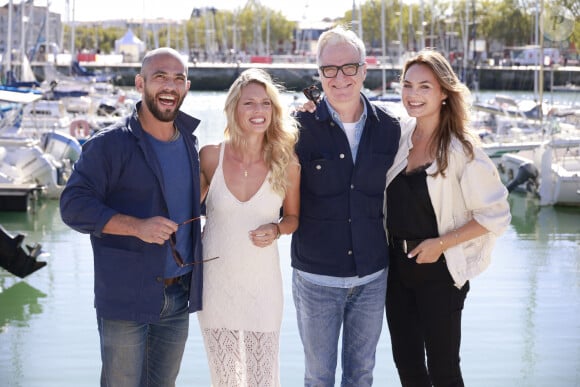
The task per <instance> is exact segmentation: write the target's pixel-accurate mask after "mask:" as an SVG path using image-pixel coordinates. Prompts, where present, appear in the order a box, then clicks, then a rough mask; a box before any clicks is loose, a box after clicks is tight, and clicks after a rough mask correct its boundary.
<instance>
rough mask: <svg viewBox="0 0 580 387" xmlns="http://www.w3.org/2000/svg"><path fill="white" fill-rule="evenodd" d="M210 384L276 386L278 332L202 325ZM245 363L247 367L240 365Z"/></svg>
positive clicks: (217, 385)
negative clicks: (210, 376)
mask: <svg viewBox="0 0 580 387" xmlns="http://www.w3.org/2000/svg"><path fill="white" fill-rule="evenodd" d="M202 332H203V338H204V340H205V343H206V350H207V356H208V359H209V362H210V364H211V367H210V369H211V372H212V383H213V384H212V386H213V387H278V386H280V381H279V380H278V379H277V378H278V375H279V372H278V350H279V349H278V345H279V344H278V343H279V332H248V331H239V330H230V329H225V328H219V329H203V331H202ZM244 364H245V365H246V369H243V367H244Z"/></svg>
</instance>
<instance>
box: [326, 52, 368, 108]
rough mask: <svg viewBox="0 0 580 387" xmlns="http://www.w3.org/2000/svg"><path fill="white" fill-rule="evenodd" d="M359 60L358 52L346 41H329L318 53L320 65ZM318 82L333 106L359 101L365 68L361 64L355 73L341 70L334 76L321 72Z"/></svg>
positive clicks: (343, 63)
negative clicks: (349, 73) (329, 76)
mask: <svg viewBox="0 0 580 387" xmlns="http://www.w3.org/2000/svg"><path fill="white" fill-rule="evenodd" d="M359 62H361V57H360V53H359V52H358V50H357V49H356V48H355V47H354V46H353V45H351V44H349V43H347V42H339V43H329V44H328V45H327V46H326V47H324V49H323V50H322V52H321V53H320V59H319V64H320V66H342V65H345V64H347V63H359ZM318 73H319V75H320V83H321V84H322V89H323V90H324V93H325V95H326V97H327V98H328V101H329V102H330V104H331V105H332V106H333V107H335V108H336V107H339V106H340V105H342V104H348V103H359V101H360V91H361V90H362V87H363V82H364V80H365V78H366V74H367V68H366V64H363V65H362V66H360V67H359V68H358V71H357V73H356V74H355V75H350V76H349V75H344V73H343V72H342V70H339V71H338V74H337V75H336V77H335V78H325V77H324V75H323V74H322V72H321V71H320V70H319V71H318Z"/></svg>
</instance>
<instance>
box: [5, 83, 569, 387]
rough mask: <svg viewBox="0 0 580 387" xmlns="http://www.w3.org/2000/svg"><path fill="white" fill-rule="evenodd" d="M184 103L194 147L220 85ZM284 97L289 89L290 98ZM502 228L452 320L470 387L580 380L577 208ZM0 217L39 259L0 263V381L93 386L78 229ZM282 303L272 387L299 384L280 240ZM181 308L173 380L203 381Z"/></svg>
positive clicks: (382, 371)
mask: <svg viewBox="0 0 580 387" xmlns="http://www.w3.org/2000/svg"><path fill="white" fill-rule="evenodd" d="M192 94H193V95H192V96H190V97H188V99H186V103H185V104H184V107H183V109H184V110H185V111H188V112H190V113H192V114H194V115H196V116H197V117H199V118H201V119H202V120H203V122H204V124H203V125H202V127H201V128H200V143H202V144H204V143H207V142H213V141H217V140H218V139H219V138H221V135H222V132H223V124H224V119H223V117H222V112H221V109H222V107H223V100H224V96H225V94H224V93H192ZM289 98H290V97H289ZM510 204H511V209H512V216H513V219H512V224H511V226H510V228H509V229H508V231H507V232H506V233H505V234H504V235H503V236H502V237H501V238H499V240H498V243H497V246H496V249H495V251H494V256H493V260H492V264H491V266H490V268H489V269H488V270H487V271H486V272H484V273H483V274H482V275H481V276H479V277H477V278H476V279H474V280H473V281H471V291H470V293H469V294H468V296H467V301H466V306H465V310H464V318H463V340H462V349H461V354H462V368H463V373H464V378H465V382H466V385H467V386H470V387H490V386H491V387H503V386H505V387H513V386H522V387H544V386H547V387H552V386H554V387H561V386H563V387H568V386H569V387H573V386H580V209H570V208H554V207H538V205H537V202H536V201H535V200H533V199H529V198H526V197H523V196H512V197H510ZM0 224H2V225H3V226H4V227H5V228H6V229H8V230H10V232H12V233H14V234H16V233H24V234H26V239H25V241H26V242H27V243H29V244H33V243H37V242H38V243H41V244H42V246H43V250H44V251H45V252H46V255H45V256H43V257H41V260H46V261H47V262H48V265H47V266H46V267H44V268H42V269H41V270H39V271H38V272H36V273H34V274H32V275H30V276H29V277H27V278H25V279H19V278H16V277H14V276H12V275H10V274H9V273H7V272H6V271H5V270H3V269H0V386H7V387H49V386H54V387H68V386H70V387H81V386H95V385H98V381H99V372H100V359H99V343H98V333H97V326H96V322H95V314H94V309H93V272H92V253H91V248H90V243H89V239H88V236H86V235H81V234H79V233H77V232H74V231H72V230H70V229H69V228H68V227H67V226H65V225H64V224H63V223H62V222H61V220H60V215H59V211H58V206H57V202H56V201H41V202H40V203H38V205H37V206H36V209H35V210H34V211H30V212H28V213H9V212H0ZM279 248H280V253H281V254H280V255H281V260H282V270H283V273H282V274H283V278H284V294H285V309H284V320H283V323H282V331H281V335H280V336H281V355H280V362H281V378H282V384H283V386H291V387H294V386H300V385H302V384H303V383H302V373H303V355H302V346H301V343H300V339H299V337H298V331H297V327H296V322H295V312H294V305H293V302H292V296H291V269H290V258H289V248H290V238H289V237H287V236H285V237H282V238H280V240H279ZM205 362H206V360H205V351H204V349H203V344H202V339H201V335H200V333H199V327H198V324H197V319H196V318H195V316H192V319H191V326H190V337H189V340H188V343H187V347H186V350H185V355H184V359H183V363H182V370H181V373H180V376H179V379H178V383H177V384H178V386H209V372H208V370H207V366H206V363H205ZM375 385H376V386H397V385H399V382H398V379H397V377H396V372H395V369H394V366H393V363H392V358H391V353H390V344H389V337H388V330H387V328H386V323H385V325H384V330H383V335H382V337H381V340H380V343H379V347H378V349H377V366H376V369H375Z"/></svg>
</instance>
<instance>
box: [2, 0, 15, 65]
mask: <svg viewBox="0 0 580 387" xmlns="http://www.w3.org/2000/svg"><path fill="white" fill-rule="evenodd" d="M12 12H13V11H12V0H10V1H9V2H8V38H7V39H6V40H7V42H6V52H5V53H4V55H7V58H5V60H4V63H5V64H6V75H8V74H11V73H12Z"/></svg>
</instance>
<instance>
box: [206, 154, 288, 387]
mask: <svg viewBox="0 0 580 387" xmlns="http://www.w3.org/2000/svg"><path fill="white" fill-rule="evenodd" d="M223 149H224V146H223V144H222V145H221V149H220V158H219V163H218V166H217V168H216V171H215V173H214V176H213V179H212V182H211V184H210V187H209V192H208V196H207V199H206V205H207V219H206V222H205V228H204V232H203V237H202V240H203V255H204V259H208V258H211V257H215V256H219V257H220V258H219V259H216V260H214V261H210V262H207V263H204V265H203V266H204V272H203V275H204V278H203V310H202V311H200V312H198V313H197V316H198V319H199V324H200V327H201V331H202V334H203V338H204V344H205V349H206V352H207V357H208V363H209V368H210V371H211V380H212V385H213V386H214V387H222V386H228V387H230V386H240V387H242V386H243V387H254V386H260V387H262V386H264V387H265V386H279V385H280V376H279V364H278V352H279V336H280V326H281V324H282V308H283V293H282V274H281V272H280V260H279V256H278V246H277V244H276V243H274V244H272V245H270V246H268V247H265V248H260V247H256V246H254V245H253V244H252V243H251V241H250V238H249V236H248V232H249V231H250V230H253V229H255V228H257V227H258V226H259V225H262V224H265V223H270V222H274V221H276V220H277V219H278V217H279V210H280V206H281V205H282V198H281V197H280V196H279V195H278V194H276V193H275V192H274V191H272V189H271V187H270V184H269V182H268V177H266V179H265V181H264V183H263V184H262V186H261V187H260V189H259V190H258V191H257V192H256V194H255V195H254V196H253V197H252V198H251V199H250V200H248V201H246V202H241V201H239V200H238V199H237V198H236V197H235V196H234V195H233V194H232V193H231V192H230V191H229V189H228V188H227V186H226V183H225V180H224V175H223V168H222V162H223V153H224V151H223Z"/></svg>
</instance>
